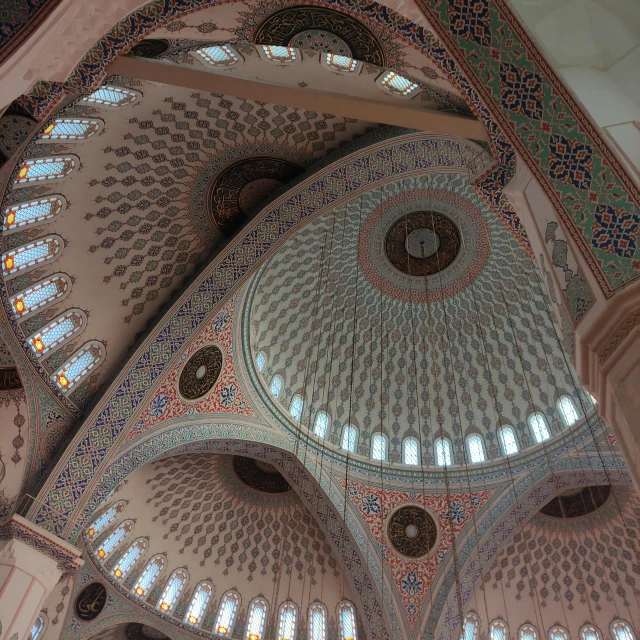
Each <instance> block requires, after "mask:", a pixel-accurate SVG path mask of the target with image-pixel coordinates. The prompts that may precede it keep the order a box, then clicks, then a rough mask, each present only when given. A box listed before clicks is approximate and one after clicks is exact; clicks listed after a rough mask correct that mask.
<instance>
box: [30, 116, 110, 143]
mask: <svg viewBox="0 0 640 640" xmlns="http://www.w3.org/2000/svg"><path fill="white" fill-rule="evenodd" d="M99 129H100V123H99V122H98V121H97V120H84V119H81V118H56V119H55V120H54V121H53V122H52V123H51V124H50V125H49V126H48V127H47V128H46V129H45V130H44V133H43V134H42V140H68V141H71V140H85V139H86V138H90V137H91V136H92V135H94V134H95V133H97V132H98V130H99Z"/></svg>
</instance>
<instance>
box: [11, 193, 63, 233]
mask: <svg viewBox="0 0 640 640" xmlns="http://www.w3.org/2000/svg"><path fill="white" fill-rule="evenodd" d="M63 207H64V200H63V199H62V198H61V197H60V196H47V197H46V198H39V199H38V200H30V201H29V202H22V203H21V204H14V205H12V206H10V207H7V208H6V209H5V210H4V229H5V230H9V229H17V228H18V227H23V226H24V225H26V224H31V223H32V222H43V221H45V220H51V219H52V218H55V216H57V215H58V214H59V213H60V212H61V211H62V208H63Z"/></svg>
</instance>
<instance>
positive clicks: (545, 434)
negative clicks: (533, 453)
mask: <svg viewBox="0 0 640 640" xmlns="http://www.w3.org/2000/svg"><path fill="white" fill-rule="evenodd" d="M527 422H528V423H529V428H530V429H531V433H532V434H533V439H534V441H535V442H536V443H537V444H540V443H541V442H546V441H547V440H549V438H550V437H551V435H550V433H549V425H548V423H547V418H546V417H545V415H544V413H542V412H541V411H535V412H534V413H532V414H530V415H529V417H528V418H527Z"/></svg>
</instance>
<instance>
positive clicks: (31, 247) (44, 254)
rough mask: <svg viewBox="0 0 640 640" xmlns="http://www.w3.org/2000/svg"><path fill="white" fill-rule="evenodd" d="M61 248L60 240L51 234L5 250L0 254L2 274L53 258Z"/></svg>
mask: <svg viewBox="0 0 640 640" xmlns="http://www.w3.org/2000/svg"><path fill="white" fill-rule="evenodd" d="M61 249H62V240H61V239H60V238H59V237H57V236H52V237H50V238H44V239H42V240H36V241H35V242H30V243H29V244H26V245H24V246H22V247H18V248H17V249H12V250H11V251H7V252H6V253H5V254H4V255H3V256H2V275H4V276H8V275H11V274H12V273H17V272H18V271H22V269H28V268H29V267H33V266H35V265H37V264H42V263H43V262H48V261H50V260H53V259H54V258H55V257H56V256H57V255H58V253H60V250H61Z"/></svg>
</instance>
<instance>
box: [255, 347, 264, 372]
mask: <svg viewBox="0 0 640 640" xmlns="http://www.w3.org/2000/svg"><path fill="white" fill-rule="evenodd" d="M266 364H267V356H265V355H264V352H263V351H261V352H260V353H259V354H258V355H257V356H256V367H258V371H264V367H265V365H266Z"/></svg>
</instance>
